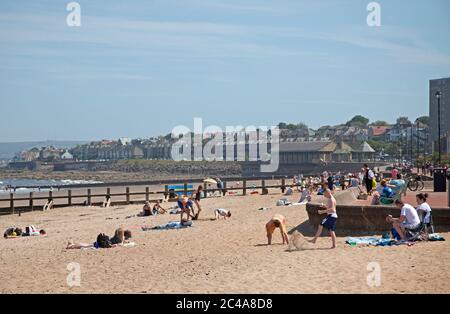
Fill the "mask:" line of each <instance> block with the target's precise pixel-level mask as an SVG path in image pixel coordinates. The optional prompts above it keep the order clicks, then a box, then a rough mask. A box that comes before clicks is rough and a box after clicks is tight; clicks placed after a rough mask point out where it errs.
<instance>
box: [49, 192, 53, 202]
mask: <svg viewBox="0 0 450 314" xmlns="http://www.w3.org/2000/svg"><path fill="white" fill-rule="evenodd" d="M48 199H49V200H52V199H53V191H48Z"/></svg>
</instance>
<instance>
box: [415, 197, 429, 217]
mask: <svg viewBox="0 0 450 314" xmlns="http://www.w3.org/2000/svg"><path fill="white" fill-rule="evenodd" d="M427 199H428V193H425V194H424V193H420V194H417V195H416V201H417V205H418V206H417V207H416V210H417V213H419V212H423V216H422V217H423V218H422V221H423V222H424V223H427V224H429V223H430V222H431V207H430V205H428V203H427Z"/></svg>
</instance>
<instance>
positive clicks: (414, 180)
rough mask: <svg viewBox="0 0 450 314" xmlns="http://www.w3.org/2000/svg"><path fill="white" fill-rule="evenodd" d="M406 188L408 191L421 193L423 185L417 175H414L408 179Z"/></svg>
mask: <svg viewBox="0 0 450 314" xmlns="http://www.w3.org/2000/svg"><path fill="white" fill-rule="evenodd" d="M407 187H408V189H409V190H410V191H412V192H416V191H422V190H423V188H424V187H425V184H424V182H423V180H422V178H421V176H419V175H414V176H411V177H410V178H408V183H407Z"/></svg>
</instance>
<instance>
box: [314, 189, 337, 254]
mask: <svg viewBox="0 0 450 314" xmlns="http://www.w3.org/2000/svg"><path fill="white" fill-rule="evenodd" d="M323 195H324V196H325V197H326V198H327V199H328V202H327V205H326V208H325V209H323V210H321V209H319V211H318V213H319V215H322V214H327V217H326V218H325V219H324V220H322V222H321V223H320V225H319V228H318V229H317V232H316V235H315V236H314V238H313V239H311V240H309V242H311V243H316V241H317V238H318V237H320V235H321V234H322V230H323V227H325V228H326V229H328V231H329V232H330V235H331V242H332V246H331V248H332V249H334V248H336V233H335V230H336V220H337V218H338V216H337V213H336V199H335V198H334V196H333V195H332V194H331V191H330V190H329V189H326V190H325V191H324V194H323Z"/></svg>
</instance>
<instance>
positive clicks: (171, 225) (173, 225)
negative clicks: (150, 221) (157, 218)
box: [153, 221, 192, 230]
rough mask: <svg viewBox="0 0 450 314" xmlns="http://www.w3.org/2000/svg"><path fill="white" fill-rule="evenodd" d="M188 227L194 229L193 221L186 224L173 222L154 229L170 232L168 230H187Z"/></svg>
mask: <svg viewBox="0 0 450 314" xmlns="http://www.w3.org/2000/svg"><path fill="white" fill-rule="evenodd" d="M187 227H192V221H187V222H185V223H183V224H182V223H181V222H179V221H171V222H168V223H166V224H164V225H159V226H156V227H154V228H153V229H156V230H168V229H181V228H187Z"/></svg>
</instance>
